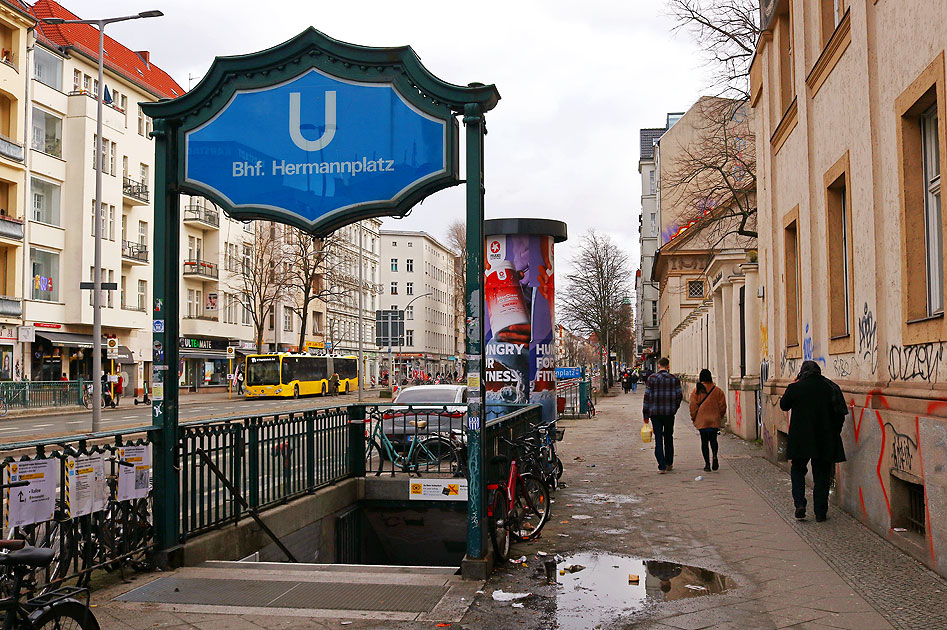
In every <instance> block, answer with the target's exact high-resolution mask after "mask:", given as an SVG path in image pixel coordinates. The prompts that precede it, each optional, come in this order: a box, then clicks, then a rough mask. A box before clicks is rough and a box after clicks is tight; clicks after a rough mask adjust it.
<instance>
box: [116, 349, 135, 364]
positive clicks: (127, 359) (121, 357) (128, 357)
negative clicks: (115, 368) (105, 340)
mask: <svg viewBox="0 0 947 630" xmlns="http://www.w3.org/2000/svg"><path fill="white" fill-rule="evenodd" d="M116 361H118V362H119V363H134V362H135V355H133V354H132V351H131V350H129V349H128V348H127V347H126V346H119V347H118V358H117V359H116Z"/></svg>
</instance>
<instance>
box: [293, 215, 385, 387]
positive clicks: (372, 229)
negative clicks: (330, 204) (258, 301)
mask: <svg viewBox="0 0 947 630" xmlns="http://www.w3.org/2000/svg"><path fill="white" fill-rule="evenodd" d="M380 230H381V219H364V220H362V221H359V222H357V223H353V224H351V225H347V226H345V227H343V228H341V229H339V230H337V231H336V232H335V233H333V236H332V237H331V238H332V239H333V240H332V245H331V249H330V250H329V252H328V253H327V255H326V260H325V265H326V267H327V269H326V276H325V278H326V282H328V283H329V284H330V293H331V297H330V299H329V301H328V303H327V304H326V309H325V326H324V335H325V349H326V352H330V353H333V354H345V355H355V354H358V339H359V317H358V312H359V311H358V309H359V291H361V294H362V353H363V364H362V374H363V375H364V377H365V383H366V386H370V385H371V384H372V383H377V382H378V379H379V376H380V371H381V357H380V355H379V353H378V350H377V347H376V346H375V310H376V309H379V308H382V307H381V306H379V304H381V301H382V297H383V287H382V285H381V280H380V277H381V271H380V266H381V263H380V257H381V249H382V245H381V236H380ZM360 248H361V254H362V256H361V258H362V284H361V286H359V274H358V265H359V249H360ZM288 315H289V313H288V312H287V313H286V316H288Z"/></svg>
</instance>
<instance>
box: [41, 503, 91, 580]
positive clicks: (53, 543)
mask: <svg viewBox="0 0 947 630" xmlns="http://www.w3.org/2000/svg"><path fill="white" fill-rule="evenodd" d="M45 525H46V532H45V533H44V534H43V537H42V542H40V543H39V545H38V546H39V547H47V548H49V549H52V550H53V551H55V552H56V555H55V556H53V561H52V562H51V563H50V564H49V566H48V567H45V568H40V569H36V581H37V583H38V584H39V585H44V586H45V588H44V589H43V590H44V591H45V590H48V589H49V588H58V587H59V586H60V585H59V584H58V583H57V582H58V581H59V580H61V579H62V578H64V577H66V576H67V575H69V567H70V565H71V564H72V562H73V560H74V559H75V557H76V554H77V553H78V551H79V550H78V549H77V548H76V544H75V542H74V540H76V538H75V537H74V536H73V531H72V528H73V527H74V526H78V524H77V523H76V522H75V521H72V520H65V521H47V522H46V524H45ZM81 539H82V536H81V535H80V536H78V540H81ZM80 557H81V556H80Z"/></svg>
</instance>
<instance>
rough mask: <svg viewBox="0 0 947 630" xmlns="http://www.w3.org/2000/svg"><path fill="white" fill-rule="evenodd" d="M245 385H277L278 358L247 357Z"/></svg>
mask: <svg viewBox="0 0 947 630" xmlns="http://www.w3.org/2000/svg"><path fill="white" fill-rule="evenodd" d="M246 384H247V385H251V386H254V385H278V384H279V357H247V382H246Z"/></svg>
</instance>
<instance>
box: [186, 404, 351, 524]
mask: <svg viewBox="0 0 947 630" xmlns="http://www.w3.org/2000/svg"><path fill="white" fill-rule="evenodd" d="M349 413H350V409H349V407H328V408H324V409H309V410H305V411H294V412H288V413H280V414H272V415H262V416H252V417H249V418H230V419H225V420H215V421H212V422H192V423H188V424H184V425H181V428H180V441H179V455H180V461H181V536H182V538H183V537H186V536H188V535H191V534H194V533H197V532H201V531H205V530H209V529H213V528H215V527H217V526H219V525H221V524H223V523H227V522H231V521H235V520H238V519H239V518H241V516H242V512H243V508H242V507H241V506H240V501H239V500H238V499H237V497H235V496H234V495H233V493H231V492H230V491H229V490H228V488H227V487H226V486H225V484H224V483H222V482H221V480H220V479H219V477H218V476H217V475H215V474H214V472H213V471H212V470H211V469H210V468H209V467H207V466H205V465H204V464H203V456H201V455H199V453H198V451H203V452H204V453H206V456H207V457H209V458H210V459H211V460H212V461H213V462H214V465H215V466H216V467H217V468H218V469H219V470H220V471H222V472H224V473H225V474H226V475H227V476H228V479H229V481H230V483H231V484H232V486H233V488H235V489H236V490H237V491H238V492H239V493H240V495H241V496H242V497H244V498H245V500H246V502H247V504H248V505H249V506H250V508H251V509H253V510H262V509H265V508H267V507H271V506H274V505H278V504H280V503H284V502H286V501H288V500H290V499H292V498H295V497H298V496H300V495H303V494H306V493H309V492H312V491H314V490H316V489H318V488H321V487H323V486H325V485H328V484H330V483H333V482H335V481H339V480H341V479H344V478H346V477H348V476H350V474H351V473H350V471H351V468H350V465H349V464H350V458H349V444H350V438H349V427H348V425H349ZM359 428H361V427H359Z"/></svg>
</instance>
